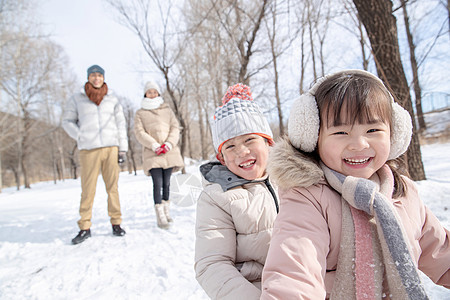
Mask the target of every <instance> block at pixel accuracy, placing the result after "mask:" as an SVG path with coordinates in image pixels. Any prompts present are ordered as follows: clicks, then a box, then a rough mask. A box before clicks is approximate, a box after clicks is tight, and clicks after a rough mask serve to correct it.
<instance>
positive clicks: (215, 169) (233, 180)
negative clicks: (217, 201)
mask: <svg viewBox="0 0 450 300" xmlns="http://www.w3.org/2000/svg"><path fill="white" fill-rule="evenodd" d="M200 173H201V174H202V175H203V177H204V178H205V179H206V180H207V181H209V182H212V183H218V184H220V186H221V187H222V190H223V191H224V192H226V191H228V190H230V189H232V188H234V187H237V186H241V185H244V184H247V183H251V182H262V181H264V180H265V178H267V176H265V177H264V178H262V179H257V180H247V179H245V178H242V177H239V176H237V175H236V174H234V173H233V172H231V171H230V170H229V169H228V168H227V167H226V166H224V165H222V164H221V163H220V162H209V163H206V164H203V165H201V166H200Z"/></svg>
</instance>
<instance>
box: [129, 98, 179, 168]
mask: <svg viewBox="0 0 450 300" xmlns="http://www.w3.org/2000/svg"><path fill="white" fill-rule="evenodd" d="M134 133H135V135H136V139H137V140H138V142H139V143H140V144H141V145H142V146H143V147H144V150H143V151H142V161H143V162H144V166H143V169H144V172H145V174H146V175H147V176H150V170H151V169H153V168H163V169H168V168H174V170H173V171H174V172H175V171H177V170H178V169H180V168H182V167H183V166H184V163H183V158H182V157H181V153H180V148H179V146H178V141H179V139H180V127H179V123H178V120H177V118H176V116H175V114H174V113H173V111H172V109H171V108H170V107H169V106H168V105H167V104H165V103H163V104H161V106H160V107H158V108H156V109H143V108H141V109H139V110H138V111H137V112H136V115H135V117H134ZM166 142H169V143H170V144H171V145H172V147H173V148H172V150H170V151H169V152H167V153H165V154H161V155H159V156H157V155H156V153H155V151H154V150H153V149H152V147H153V145H154V144H155V143H158V144H160V145H162V144H164V143H166Z"/></svg>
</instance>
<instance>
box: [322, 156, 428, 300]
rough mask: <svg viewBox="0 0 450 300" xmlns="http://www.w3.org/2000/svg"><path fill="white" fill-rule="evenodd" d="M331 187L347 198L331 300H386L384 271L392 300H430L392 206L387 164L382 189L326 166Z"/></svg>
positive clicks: (391, 183) (323, 167)
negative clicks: (384, 294)
mask: <svg viewBox="0 0 450 300" xmlns="http://www.w3.org/2000/svg"><path fill="white" fill-rule="evenodd" d="M321 168H322V170H323V171H324V174H325V178H326V179H327V181H328V183H329V184H330V185H331V187H333V188H334V189H335V190H336V191H337V192H339V193H340V194H341V198H342V237H341V246H340V251H339V258H338V266H337V270H336V279H335V282H334V286H333V290H332V292H331V299H381V298H382V296H383V294H382V293H383V268H384V272H385V274H386V278H387V284H388V287H389V295H388V296H389V297H390V298H391V299H428V297H427V295H426V293H425V290H424V287H423V285H422V283H421V282H420V277H419V274H418V272H417V268H416V266H415V264H414V262H413V259H412V256H411V254H410V251H409V246H408V245H409V244H408V241H407V238H406V235H405V234H404V229H403V225H402V222H401V220H400V218H399V216H398V215H397V213H396V211H395V209H394V206H393V205H392V203H391V200H390V199H391V197H392V192H393V190H394V178H393V175H392V171H391V170H390V169H389V167H388V166H387V165H384V166H383V167H382V168H381V169H380V170H378V172H377V175H378V177H379V179H380V185H379V186H378V185H377V184H376V183H375V182H373V181H371V180H367V179H364V178H358V177H352V176H345V175H342V174H340V173H338V172H335V171H333V170H331V169H329V168H328V167H326V166H325V165H324V164H323V163H322V162H321Z"/></svg>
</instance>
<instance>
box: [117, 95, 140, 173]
mask: <svg viewBox="0 0 450 300" xmlns="http://www.w3.org/2000/svg"><path fill="white" fill-rule="evenodd" d="M119 101H120V103H121V105H122V107H123V113H124V115H125V120H126V127H127V139H128V152H127V159H126V164H127V169H128V173H129V174H131V173H132V172H134V175H137V162H136V156H137V154H138V153H137V151H136V150H137V149H138V148H139V145H138V143H137V141H136V139H135V136H134V131H133V128H134V115H135V114H136V110H135V109H134V108H133V106H132V105H131V102H130V101H128V100H127V99H126V98H123V97H119Z"/></svg>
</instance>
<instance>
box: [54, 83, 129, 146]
mask: <svg viewBox="0 0 450 300" xmlns="http://www.w3.org/2000/svg"><path fill="white" fill-rule="evenodd" d="M62 126H63V128H64V130H65V131H66V132H67V134H68V135H69V136H70V137H71V138H73V139H74V140H76V141H77V145H78V149H80V150H91V149H96V148H102V147H111V146H118V147H119V151H128V139H127V129H126V122H125V116H124V114H123V110H122V106H121V105H120V103H119V99H117V97H115V96H114V95H113V94H112V93H111V92H110V91H108V93H107V94H106V95H105V97H103V100H102V102H101V103H100V105H97V104H95V103H94V102H92V101H91V100H89V98H88V97H87V96H86V93H85V92H84V88H83V89H82V90H81V92H80V93H77V94H75V95H74V96H73V97H72V98H71V99H70V100H69V102H68V103H67V106H66V109H65V112H64V116H63V121H62Z"/></svg>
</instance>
